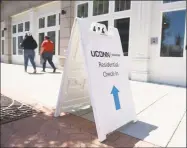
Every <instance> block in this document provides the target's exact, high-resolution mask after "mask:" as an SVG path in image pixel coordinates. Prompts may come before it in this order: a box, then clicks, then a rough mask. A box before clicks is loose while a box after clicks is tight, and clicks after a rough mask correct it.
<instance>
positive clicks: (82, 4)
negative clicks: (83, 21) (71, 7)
mask: <svg viewBox="0 0 187 148" xmlns="http://www.w3.org/2000/svg"><path fill="white" fill-rule="evenodd" d="M84 5H86V6H87V12H84V14H85V13H86V14H87V15H86V16H85V15H84V16H83V15H82V16H83V17H80V18H87V17H88V8H89V3H88V2H86V3H81V4H78V5H77V6H76V7H77V15H76V16H77V17H79V16H78V15H79V7H80V6H84ZM84 10H85V9H84Z"/></svg>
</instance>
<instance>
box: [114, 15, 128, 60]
mask: <svg viewBox="0 0 187 148" xmlns="http://www.w3.org/2000/svg"><path fill="white" fill-rule="evenodd" d="M122 19H129V30H128V35H129V36H128V51H127V55H124V50H123V45H122V41H121V36H120V31H119V36H120V42H121V45H122V52H123V56H124V57H128V56H129V49H130V35H131V34H130V32H131V26H130V25H131V17H130V16H129V17H123V18H115V19H114V20H113V23H114V27H116V28H117V26H115V21H117V20H122Z"/></svg>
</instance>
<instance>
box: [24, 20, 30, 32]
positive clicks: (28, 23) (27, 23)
mask: <svg viewBox="0 0 187 148" xmlns="http://www.w3.org/2000/svg"><path fill="white" fill-rule="evenodd" d="M29 30H30V22H29V21H28V22H25V31H29Z"/></svg>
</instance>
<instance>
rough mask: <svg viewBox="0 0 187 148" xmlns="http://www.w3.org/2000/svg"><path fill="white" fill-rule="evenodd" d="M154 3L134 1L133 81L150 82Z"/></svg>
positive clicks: (131, 40)
mask: <svg viewBox="0 0 187 148" xmlns="http://www.w3.org/2000/svg"><path fill="white" fill-rule="evenodd" d="M151 8H152V1H132V12H133V13H132V17H131V28H132V29H131V38H130V51H129V56H130V57H131V59H132V60H131V79H132V80H138V81H148V78H149V69H148V62H149V59H150V57H149V45H150V27H151V12H152V11H151Z"/></svg>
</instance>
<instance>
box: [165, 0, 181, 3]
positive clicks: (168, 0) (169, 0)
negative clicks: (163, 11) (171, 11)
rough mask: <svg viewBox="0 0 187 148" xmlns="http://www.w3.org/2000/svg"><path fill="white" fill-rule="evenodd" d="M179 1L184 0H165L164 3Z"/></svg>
mask: <svg viewBox="0 0 187 148" xmlns="http://www.w3.org/2000/svg"><path fill="white" fill-rule="evenodd" d="M178 1H184V0H163V3H172V2H178Z"/></svg>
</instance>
